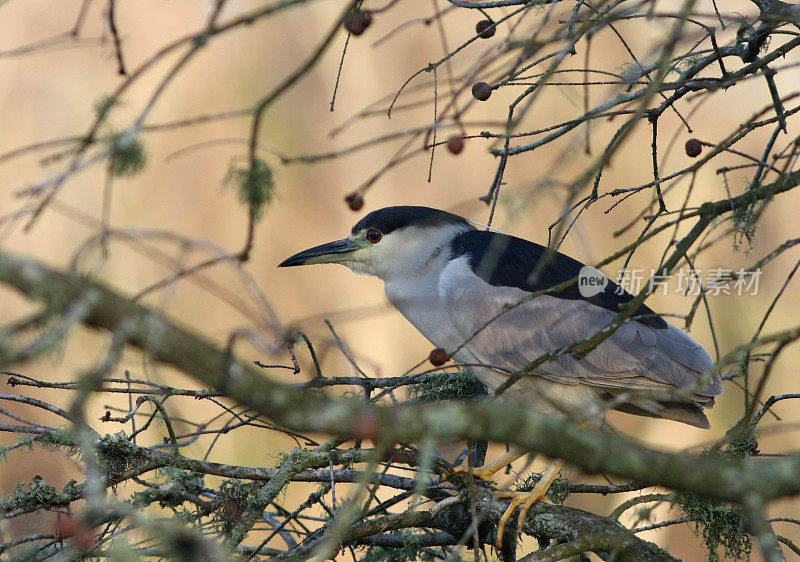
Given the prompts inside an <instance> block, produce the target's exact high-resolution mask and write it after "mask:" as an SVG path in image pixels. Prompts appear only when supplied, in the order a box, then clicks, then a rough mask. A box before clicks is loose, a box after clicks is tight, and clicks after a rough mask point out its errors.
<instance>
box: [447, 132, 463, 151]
mask: <svg viewBox="0 0 800 562" xmlns="http://www.w3.org/2000/svg"><path fill="white" fill-rule="evenodd" d="M447 150H449V151H450V152H452V153H453V154H461V151H462V150H464V139H463V138H461V135H452V136H450V137H447Z"/></svg>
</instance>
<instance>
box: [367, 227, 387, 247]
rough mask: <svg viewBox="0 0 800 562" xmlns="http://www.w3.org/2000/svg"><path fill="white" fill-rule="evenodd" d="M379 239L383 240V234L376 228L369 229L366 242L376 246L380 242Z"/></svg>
mask: <svg viewBox="0 0 800 562" xmlns="http://www.w3.org/2000/svg"><path fill="white" fill-rule="evenodd" d="M381 238H383V233H382V232H381V231H380V230H378V229H376V228H370V229H369V230H368V231H367V240H369V241H370V242H372V243H373V244H377V243H378V242H380V241H381Z"/></svg>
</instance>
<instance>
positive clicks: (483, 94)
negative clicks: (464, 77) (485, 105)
mask: <svg viewBox="0 0 800 562" xmlns="http://www.w3.org/2000/svg"><path fill="white" fill-rule="evenodd" d="M491 95H492V87H491V86H490V85H489V84H487V83H486V82H475V83H474V84H473V85H472V97H473V98H475V99H476V100H478V101H486V100H488V99H489V97H490V96H491Z"/></svg>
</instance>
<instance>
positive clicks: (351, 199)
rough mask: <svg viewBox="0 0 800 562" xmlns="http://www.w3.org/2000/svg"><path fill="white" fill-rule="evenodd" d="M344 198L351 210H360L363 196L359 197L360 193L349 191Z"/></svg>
mask: <svg viewBox="0 0 800 562" xmlns="http://www.w3.org/2000/svg"><path fill="white" fill-rule="evenodd" d="M344 200H345V202H346V203H347V206H348V207H350V210H351V211H360V210H361V207H363V206H364V198H363V197H361V194H360V193H351V194H350V195H348V196H347V197H345V198H344Z"/></svg>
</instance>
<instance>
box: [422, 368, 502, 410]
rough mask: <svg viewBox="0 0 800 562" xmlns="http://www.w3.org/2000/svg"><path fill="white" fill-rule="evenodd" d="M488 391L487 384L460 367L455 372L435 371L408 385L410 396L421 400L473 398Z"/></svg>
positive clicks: (438, 400) (437, 400)
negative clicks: (420, 380)
mask: <svg viewBox="0 0 800 562" xmlns="http://www.w3.org/2000/svg"><path fill="white" fill-rule="evenodd" d="M486 393H487V391H486V385H485V384H483V383H482V382H481V381H480V379H479V378H478V377H476V376H475V375H473V374H472V373H471V372H470V371H468V370H466V369H458V370H457V371H456V372H455V373H452V372H448V373H433V374H431V375H428V376H426V377H425V379H424V380H423V381H422V382H418V383H415V384H411V385H409V386H408V396H409V398H412V399H416V400H418V401H419V402H440V401H442V400H471V399H474V398H477V397H479V396H485V395H486Z"/></svg>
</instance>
